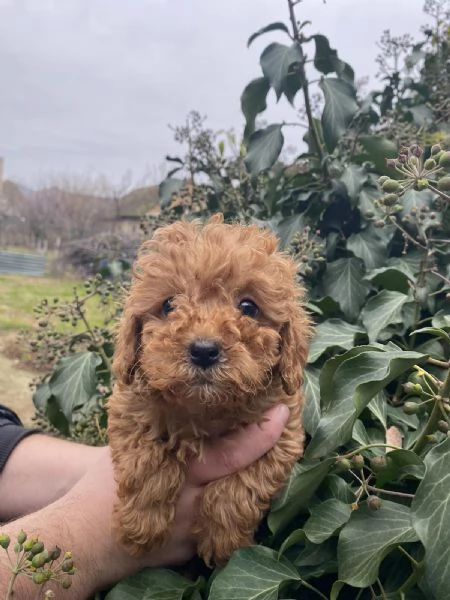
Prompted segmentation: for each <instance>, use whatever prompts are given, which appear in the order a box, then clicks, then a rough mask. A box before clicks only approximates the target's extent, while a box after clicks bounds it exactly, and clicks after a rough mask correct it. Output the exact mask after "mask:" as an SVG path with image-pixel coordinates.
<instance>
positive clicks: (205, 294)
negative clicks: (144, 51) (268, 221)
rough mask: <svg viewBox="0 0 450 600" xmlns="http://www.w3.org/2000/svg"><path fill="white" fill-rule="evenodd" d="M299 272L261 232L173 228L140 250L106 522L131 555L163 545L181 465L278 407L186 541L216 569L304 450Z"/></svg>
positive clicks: (122, 339)
mask: <svg viewBox="0 0 450 600" xmlns="http://www.w3.org/2000/svg"><path fill="white" fill-rule="evenodd" d="M302 300H303V290H302V288H301V287H300V286H299V285H298V284H297V283H296V266H295V264H294V262H293V260H292V259H291V258H289V256H288V255H287V254H284V253H281V252H279V251H277V240H276V238H275V236H274V235H273V234H271V233H270V232H269V231H266V230H262V229H260V228H258V227H257V226H254V225H252V226H248V227H247V226H242V225H237V224H233V225H228V224H224V222H223V218H222V216H221V215H216V216H214V217H212V218H211V219H210V220H209V221H208V222H207V223H206V224H202V223H200V222H199V221H194V222H184V221H180V222H176V223H174V224H171V225H169V226H166V227H163V228H161V229H159V230H157V231H156V232H155V235H154V237H153V239H152V240H149V241H146V242H145V243H144V244H143V246H142V247H141V249H140V253H139V257H138V259H137V262H136V264H135V268H134V277H133V282H132V286H131V290H130V293H129V296H128V298H127V300H126V303H125V308H124V314H123V318H122V321H121V323H120V325H119V331H118V337H117V343H116V350H115V356H114V374H115V377H116V383H115V388H114V392H113V394H112V396H111V398H110V400H109V403H108V412H109V423H108V433H109V443H110V447H111V452H112V459H113V464H114V469H115V477H116V481H117V486H118V490H117V496H118V499H117V502H116V506H115V509H114V513H113V528H114V530H115V531H116V533H117V535H118V537H119V539H120V540H121V542H122V543H123V544H124V545H125V547H126V548H127V549H128V550H129V552H130V553H131V554H135V555H136V554H140V553H142V552H144V551H147V550H149V549H151V548H155V547H158V546H161V545H162V544H164V541H165V539H166V536H167V535H168V532H169V530H170V527H171V523H172V521H173V519H174V516H175V505H176V500H177V497H178V493H179V490H180V488H181V486H182V484H183V481H184V477H185V471H186V465H187V462H188V461H190V460H191V459H192V458H193V457H201V454H202V448H203V444H204V442H205V441H206V440H208V439H214V438H217V437H218V436H222V435H223V434H225V433H229V432H230V431H231V430H234V429H236V428H239V427H241V426H243V425H246V424H249V423H252V422H258V421H260V420H261V418H262V417H263V414H264V412H265V411H266V410H268V408H269V407H270V406H272V405H273V404H275V403H280V402H284V403H285V404H286V405H287V406H288V407H289V409H290V418H289V420H288V423H287V425H286V428H285V430H284V433H283V435H282V437H281V439H280V440H279V441H278V442H277V444H276V445H275V446H274V448H273V449H272V450H271V451H270V452H268V453H267V454H266V455H264V456H263V457H262V458H261V459H259V460H258V461H257V462H255V463H253V464H252V465H251V466H249V467H247V468H246V469H243V470H241V471H239V472H237V473H235V474H233V475H230V476H228V477H225V478H223V479H220V480H217V481H214V482H212V483H210V484H208V485H207V486H206V487H205V489H204V493H203V495H202V498H201V500H200V502H199V504H198V510H197V517H196V522H195V525H194V528H193V532H192V533H193V536H194V539H195V540H196V543H197V551H198V553H199V555H200V556H201V557H202V558H203V559H204V560H205V562H206V563H207V564H211V563H212V562H214V563H216V564H222V563H223V562H224V561H226V560H228V559H229V558H230V556H231V554H232V553H233V551H234V550H236V549H237V548H240V547H243V546H247V545H249V544H252V543H253V535H254V533H255V530H256V528H257V527H258V524H259V522H260V521H261V519H262V517H263V515H264V512H265V511H266V510H267V509H268V507H269V504H270V501H271V499H272V498H273V497H274V495H275V494H276V493H277V492H278V491H279V490H280V489H281V488H282V487H283V485H284V484H285V483H286V481H287V478H288V477H289V474H290V472H291V469H292V467H293V465H294V464H295V462H296V461H297V460H298V459H299V458H300V457H301V456H302V454H303V446H304V432H303V429H302V423H301V411H302V400H303V398H302V394H301V391H300V386H301V383H302V373H303V368H304V366H305V362H306V358H307V345H308V339H309V337H310V331H311V327H310V320H309V318H308V316H307V314H306V312H305V311H304V309H303V308H302Z"/></svg>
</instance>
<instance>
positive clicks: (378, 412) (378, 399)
mask: <svg viewBox="0 0 450 600" xmlns="http://www.w3.org/2000/svg"><path fill="white" fill-rule="evenodd" d="M367 408H368V409H369V410H370V412H371V413H372V414H373V416H374V417H375V418H377V419H378V420H379V421H380V423H381V424H382V425H383V427H384V429H386V427H387V421H386V419H387V402H386V397H385V395H384V393H383V392H379V393H378V394H377V395H376V396H374V397H373V398H372V400H371V401H370V402H369V404H368V405H367Z"/></svg>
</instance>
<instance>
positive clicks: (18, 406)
mask: <svg viewBox="0 0 450 600" xmlns="http://www.w3.org/2000/svg"><path fill="white" fill-rule="evenodd" d="M14 343H17V342H16V341H15V335H0V404H4V405H5V406H8V407H10V408H12V409H13V410H14V411H15V412H16V413H17V414H18V415H19V417H20V418H21V419H22V422H23V423H24V425H33V421H32V420H31V418H32V417H33V415H34V413H35V410H34V405H33V401H32V399H31V390H30V388H29V384H30V383H31V381H32V380H33V378H34V377H35V373H33V372H32V371H29V370H27V369H25V368H24V367H23V365H21V364H20V362H19V361H18V360H17V359H11V358H8V356H7V355H6V353H7V349H8V348H9V347H10V344H14Z"/></svg>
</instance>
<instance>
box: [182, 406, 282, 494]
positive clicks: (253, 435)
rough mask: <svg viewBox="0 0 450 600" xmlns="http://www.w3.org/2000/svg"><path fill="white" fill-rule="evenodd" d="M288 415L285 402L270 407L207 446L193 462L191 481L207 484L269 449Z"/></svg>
mask: <svg viewBox="0 0 450 600" xmlns="http://www.w3.org/2000/svg"><path fill="white" fill-rule="evenodd" d="M288 417H289V409H288V407H287V406H286V405H285V404H278V405H276V406H274V407H273V408H271V409H270V410H269V411H268V412H267V413H266V414H265V415H264V419H263V420H262V421H261V422H260V423H254V424H252V425H248V426H247V427H245V428H243V429H242V430H240V431H237V432H235V433H233V434H230V435H228V436H226V437H224V438H222V439H220V440H218V441H217V442H214V443H213V444H210V445H209V446H207V448H206V450H205V454H204V456H203V459H202V460H196V461H194V462H193V463H192V465H191V468H190V471H189V474H188V481H189V482H190V483H193V484H197V485H204V484H205V483H208V482H210V481H214V480H215V479H219V478H221V477H225V476H226V475H231V474H232V473H235V472H236V471H239V470H240V469H243V468H245V467H247V466H248V465H250V464H251V463H252V462H254V461H255V460H258V458H261V456H263V455H264V454H266V452H268V451H269V450H270V449H271V448H272V447H273V446H274V445H275V443H276V442H277V441H278V440H279V438H280V436H281V434H282V432H283V429H284V427H285V425H286V422H287V420H288Z"/></svg>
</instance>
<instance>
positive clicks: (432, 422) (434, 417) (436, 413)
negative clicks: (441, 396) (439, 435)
mask: <svg viewBox="0 0 450 600" xmlns="http://www.w3.org/2000/svg"><path fill="white" fill-rule="evenodd" d="M449 373H450V371H449ZM447 379H448V380H449V385H450V378H449V377H448V376H447ZM440 403H441V401H440V400H436V399H435V400H434V406H433V410H432V411H431V415H430V418H429V419H428V423H427V424H426V426H425V428H424V430H423V431H422V433H421V434H420V436H419V439H418V440H417V441H416V443H415V444H414V446H413V448H412V451H413V452H415V453H416V454H420V452H422V450H423V449H424V448H425V446H426V445H427V443H428V442H427V435H430V434H431V433H434V432H435V431H436V427H437V422H438V421H439V419H440V418H441V408H440Z"/></svg>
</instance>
